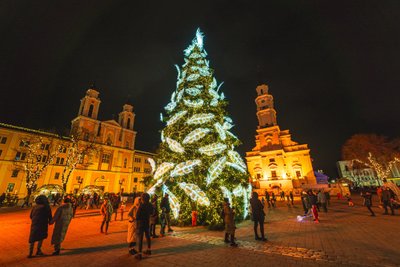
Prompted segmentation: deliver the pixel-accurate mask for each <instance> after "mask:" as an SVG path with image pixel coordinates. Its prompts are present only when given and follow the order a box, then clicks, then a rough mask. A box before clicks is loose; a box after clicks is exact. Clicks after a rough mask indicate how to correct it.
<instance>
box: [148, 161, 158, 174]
mask: <svg viewBox="0 0 400 267" xmlns="http://www.w3.org/2000/svg"><path fill="white" fill-rule="evenodd" d="M147 161H148V162H149V163H150V166H151V174H153V173H154V172H155V171H156V162H155V161H154V159H152V158H147Z"/></svg>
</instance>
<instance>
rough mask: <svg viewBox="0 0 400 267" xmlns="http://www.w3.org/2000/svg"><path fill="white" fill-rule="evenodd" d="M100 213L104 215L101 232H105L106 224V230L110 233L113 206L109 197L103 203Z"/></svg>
mask: <svg viewBox="0 0 400 267" xmlns="http://www.w3.org/2000/svg"><path fill="white" fill-rule="evenodd" d="M100 213H101V215H103V221H102V223H101V227H100V232H101V233H104V231H103V228H104V224H105V225H106V232H105V234H106V235H107V234H108V225H109V224H110V221H111V215H112V214H113V207H112V206H111V203H110V200H109V199H108V198H105V199H104V202H103V205H101V208H100Z"/></svg>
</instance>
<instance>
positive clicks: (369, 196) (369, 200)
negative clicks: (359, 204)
mask: <svg viewBox="0 0 400 267" xmlns="http://www.w3.org/2000/svg"><path fill="white" fill-rule="evenodd" d="M361 197H363V198H364V206H366V207H367V209H368V210H369V212H371V216H373V217H374V216H375V213H374V211H373V210H372V209H371V207H372V194H371V193H370V192H369V191H366V192H364V193H361Z"/></svg>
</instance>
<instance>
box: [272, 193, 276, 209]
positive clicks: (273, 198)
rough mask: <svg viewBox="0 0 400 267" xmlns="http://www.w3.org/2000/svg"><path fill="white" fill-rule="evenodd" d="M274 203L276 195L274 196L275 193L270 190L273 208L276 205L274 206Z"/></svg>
mask: <svg viewBox="0 0 400 267" xmlns="http://www.w3.org/2000/svg"><path fill="white" fill-rule="evenodd" d="M275 203H276V196H275V193H274V192H272V193H271V206H272V207H273V208H275V207H276V206H275Z"/></svg>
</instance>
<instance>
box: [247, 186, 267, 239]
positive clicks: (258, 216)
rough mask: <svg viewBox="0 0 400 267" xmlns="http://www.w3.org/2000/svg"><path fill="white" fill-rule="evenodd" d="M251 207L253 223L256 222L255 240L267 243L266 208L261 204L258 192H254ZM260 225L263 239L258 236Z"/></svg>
mask: <svg viewBox="0 0 400 267" xmlns="http://www.w3.org/2000/svg"><path fill="white" fill-rule="evenodd" d="M250 205H251V213H252V216H253V221H254V235H255V239H256V240H262V241H267V239H266V238H265V235H264V219H265V213H264V206H263V204H262V203H261V201H260V200H259V199H258V194H257V192H253V195H252V198H251V199H250ZM258 225H260V232H261V238H260V237H259V236H258V233H257V228H258Z"/></svg>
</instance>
